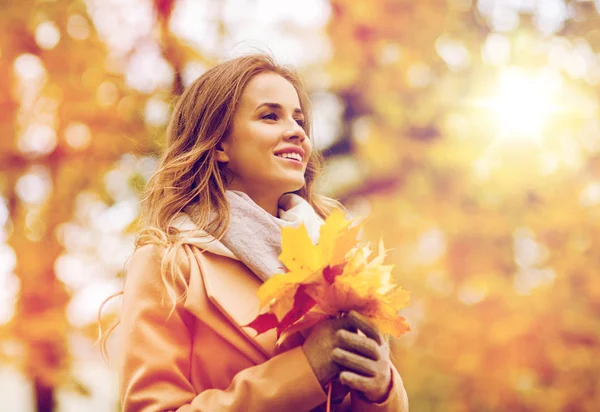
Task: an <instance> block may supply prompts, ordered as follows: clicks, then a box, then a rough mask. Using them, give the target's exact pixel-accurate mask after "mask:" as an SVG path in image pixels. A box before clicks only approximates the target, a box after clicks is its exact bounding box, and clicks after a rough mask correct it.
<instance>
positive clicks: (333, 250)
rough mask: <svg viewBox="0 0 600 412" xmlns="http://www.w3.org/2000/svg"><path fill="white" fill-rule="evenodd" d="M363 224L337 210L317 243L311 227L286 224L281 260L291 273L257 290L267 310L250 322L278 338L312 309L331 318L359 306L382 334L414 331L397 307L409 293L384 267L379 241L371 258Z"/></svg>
mask: <svg viewBox="0 0 600 412" xmlns="http://www.w3.org/2000/svg"><path fill="white" fill-rule="evenodd" d="M361 227H362V222H361V223H356V222H355V221H351V220H347V219H346V218H345V217H344V214H343V212H342V211H340V210H336V211H334V212H333V213H332V214H331V215H330V216H329V217H328V218H327V219H326V221H325V223H324V224H323V225H322V226H321V229H320V236H319V242H318V244H316V245H315V244H314V243H313V242H312V240H311V239H310V237H309V235H308V232H307V231H306V228H305V227H304V226H303V225H301V226H299V227H297V228H291V227H286V228H282V234H281V235H282V252H281V255H280V256H279V260H280V261H281V263H283V264H284V265H285V268H286V269H287V272H286V273H280V274H276V275H274V276H273V277H271V278H270V279H268V280H267V281H266V282H265V283H264V284H263V285H262V286H261V287H260V288H259V290H258V297H259V299H260V305H261V308H263V309H264V308H265V307H266V308H268V309H267V310H266V311H265V312H264V313H262V314H261V315H259V316H258V317H257V318H256V319H255V320H254V321H252V322H251V323H250V324H249V325H248V326H249V327H251V328H253V329H255V330H256V331H257V332H258V334H261V333H264V332H266V331H268V330H270V329H273V328H277V336H278V337H279V336H280V335H281V333H282V332H283V331H284V330H286V329H287V328H289V327H290V326H292V325H294V324H295V323H296V322H297V321H298V320H300V319H302V317H303V316H304V315H305V314H307V313H308V312H309V311H315V312H317V313H319V312H320V313H321V314H323V315H326V316H327V315H328V316H331V317H335V316H338V315H340V314H343V313H345V312H348V311H350V310H355V311H357V312H359V313H361V314H362V315H364V316H366V317H367V318H369V319H370V320H371V321H372V322H373V323H375V324H376V325H377V326H378V327H379V328H380V330H381V331H382V332H383V333H388V334H390V335H392V336H396V337H398V336H400V335H402V334H403V333H405V332H408V331H410V327H409V325H408V324H407V323H406V320H405V319H404V318H403V317H402V316H400V315H398V311H399V310H400V309H402V308H403V307H405V306H406V305H407V304H408V302H409V293H408V292H407V291H406V290H404V289H402V287H400V286H396V285H394V284H393V283H392V281H391V279H392V275H391V271H392V268H393V266H391V265H384V264H383V260H384V258H385V249H384V247H383V243H381V242H380V244H379V251H378V254H377V256H375V257H373V258H371V259H369V258H370V256H371V254H372V250H371V249H370V247H369V245H368V244H367V245H364V246H360V245H358V242H357V235H358V232H359V231H360V229H361Z"/></svg>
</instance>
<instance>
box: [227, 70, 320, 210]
mask: <svg viewBox="0 0 600 412" xmlns="http://www.w3.org/2000/svg"><path fill="white" fill-rule="evenodd" d="M303 124H304V116H303V114H302V110H301V109H300V100H299V99H298V93H296V89H295V88H294V86H292V84H291V83H290V82H288V81H287V80H285V79H284V78H283V77H281V76H280V75H278V74H275V73H272V72H267V73H260V74H258V75H256V76H254V77H253V78H252V79H251V80H250V81H249V82H248V84H247V85H246V88H245V89H244V91H243V93H242V97H241V100H240V102H239V105H238V109H237V111H236V112H235V113H234V117H233V127H232V129H231V132H230V134H229V135H228V136H227V137H226V138H225V139H224V140H223V142H222V143H221V145H220V148H219V150H217V160H218V161H220V162H224V163H227V169H228V170H229V171H230V172H231V174H232V175H233V180H232V181H231V183H230V185H229V187H228V188H229V189H232V190H241V191H243V192H245V193H247V194H248V195H249V196H250V197H251V198H253V199H256V198H276V199H277V198H279V196H281V195H282V194H284V193H287V192H293V191H296V190H299V189H301V188H302V187H303V186H304V183H305V182H304V172H305V170H306V165H307V163H308V158H309V156H310V153H311V142H310V140H309V139H308V137H307V136H306V133H305V131H304V129H303V127H302V125H303Z"/></svg>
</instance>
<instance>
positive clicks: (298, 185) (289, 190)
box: [283, 179, 305, 193]
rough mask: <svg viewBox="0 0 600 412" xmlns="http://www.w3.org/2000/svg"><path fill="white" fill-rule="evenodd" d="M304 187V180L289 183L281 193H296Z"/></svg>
mask: <svg viewBox="0 0 600 412" xmlns="http://www.w3.org/2000/svg"><path fill="white" fill-rule="evenodd" d="M304 185H305V182H304V179H303V180H302V181H298V182H295V183H290V184H288V185H285V187H284V191H283V193H293V192H297V191H298V190H300V189H302V188H303V187H304Z"/></svg>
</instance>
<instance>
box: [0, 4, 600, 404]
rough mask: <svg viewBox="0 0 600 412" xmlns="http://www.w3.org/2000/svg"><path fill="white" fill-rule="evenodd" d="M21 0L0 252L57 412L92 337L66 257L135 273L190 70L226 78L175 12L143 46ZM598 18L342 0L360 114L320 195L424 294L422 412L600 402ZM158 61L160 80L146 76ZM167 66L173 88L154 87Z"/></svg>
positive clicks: (574, 10)
mask: <svg viewBox="0 0 600 412" xmlns="http://www.w3.org/2000/svg"><path fill="white" fill-rule="evenodd" d="M12 3H13V4H6V3H2V5H1V6H0V7H1V13H0V27H2V28H3V29H2V30H1V31H0V58H1V59H2V61H3V62H9V63H10V64H3V65H0V107H1V108H2V110H1V111H0V132H1V133H2V136H4V137H3V138H2V139H0V171H1V174H0V225H2V224H3V225H4V226H5V229H4V232H0V234H2V233H4V234H3V235H2V236H3V238H2V239H0V241H1V242H7V243H8V244H9V245H10V247H11V250H14V253H15V255H16V256H14V261H15V262H16V264H15V267H14V269H12V272H14V274H15V275H16V279H17V280H18V282H17V283H18V285H19V286H18V290H19V291H18V300H17V301H16V305H15V313H14V315H13V316H12V317H11V318H10V321H8V322H7V323H5V324H2V323H1V322H0V362H2V363H3V364H10V365H15V366H17V367H19V368H20V370H22V371H23V372H24V373H25V374H26V376H27V377H29V378H30V379H31V380H32V381H33V382H34V389H35V396H36V404H37V408H38V410H50V409H52V407H53V405H54V403H55V398H56V392H57V390H59V389H60V388H61V387H64V386H72V385H73V382H74V381H75V379H76V378H75V377H74V376H73V374H72V364H73V363H74V357H75V355H74V353H73V350H72V348H71V347H70V346H69V345H70V339H71V338H72V335H73V333H74V332H78V331H79V332H81V333H83V334H87V335H90V333H89V332H90V329H89V327H88V325H87V324H85V323H81V322H80V323H78V324H74V323H73V322H72V320H71V319H70V318H69V302H71V301H72V299H73V298H74V296H75V294H76V292H79V290H78V289H77V287H76V285H77V282H74V281H73V279H65V278H64V276H65V275H64V274H63V272H65V271H64V270H63V267H64V266H65V262H66V259H65V253H67V252H70V253H72V252H73V251H74V250H80V249H81V248H83V249H85V250H87V252H88V254H90V255H92V256H94V257H95V258H96V260H102V261H106V262H109V263H110V262H112V266H110V270H108V275H106V276H108V277H109V278H113V277H114V275H115V273H118V272H119V269H118V268H119V267H120V266H121V265H122V263H123V262H122V261H121V260H122V259H121V254H122V253H123V251H122V250H119V248H121V249H122V247H121V246H122V245H124V244H127V242H129V243H131V238H126V239H125V242H124V243H119V242H116V241H115V238H114V236H116V234H118V233H121V232H123V233H127V232H128V230H130V229H131V225H132V224H133V223H134V221H135V214H136V213H137V209H136V208H135V207H134V206H131V205H132V204H135V197H136V196H138V195H139V193H138V191H137V190H138V189H139V187H140V186H141V184H143V181H144V178H145V177H144V176H141V174H143V173H144V172H147V171H148V170H149V169H151V167H152V161H151V159H153V158H154V156H155V155H156V154H157V153H158V151H159V149H160V145H161V142H162V137H163V132H164V119H162V120H161V119H160V117H161V113H162V114H163V115H164V113H168V105H169V104H170V103H171V102H172V101H173V97H174V96H176V95H177V94H178V93H179V92H180V91H181V88H182V85H183V80H182V78H181V74H182V71H183V68H184V66H185V64H186V63H188V62H191V61H193V62H199V63H200V64H201V65H203V66H204V67H209V66H210V65H212V64H213V63H214V62H213V61H212V60H211V59H210V58H207V57H206V56H203V55H202V53H199V52H198V51H197V50H196V49H193V48H190V47H189V46H187V45H185V44H184V43H183V42H182V41H180V39H178V38H177V37H176V36H175V35H174V34H173V33H172V32H171V30H169V25H168V23H169V18H170V16H171V13H172V12H173V7H174V4H175V2H174V1H173V0H153V1H152V2H151V3H152V5H153V15H152V19H151V21H152V27H150V28H148V29H147V30H146V32H145V33H146V34H145V35H144V36H147V37H143V36H142V37H141V38H136V39H135V40H134V41H133V43H132V44H129V45H123V43H126V42H123V41H121V42H118V41H117V42H116V43H115V40H114V39H112V40H111V38H110V35H111V34H115V32H118V31H119V29H123V30H124V31H126V30H125V29H126V27H127V25H126V24H124V23H123V24H122V25H119V22H118V21H117V22H115V21H114V20H115V19H116V17H115V15H108V16H101V17H103V20H102V19H99V20H98V16H97V15H93V14H92V13H90V10H91V9H93V5H94V2H93V1H85V2H84V1H79V0H75V1H56V2H47V1H34V0H23V1H20V2H12ZM218 4H221V3H219V2H213V3H211V5H212V6H214V7H213V8H215V7H216V6H217V5H218ZM212 6H211V7H212ZM136 7H138V8H137V9H135V10H132V12H131V16H130V17H131V18H132V19H135V16H136V15H137V14H139V13H142V8H141V7H139V6H136ZM217 9H218V7H217ZM94 16H96V20H94ZM561 16H562V17H561ZM599 20H600V18H599V17H598V13H597V10H596V9H595V8H594V3H593V2H591V1H569V2H563V1H561V0H556V1H554V0H547V1H540V2H532V1H518V0H516V1H513V2H502V1H493V0H480V1H478V2H472V1H470V0H445V1H441V0H422V1H418V2H417V1H410V0H378V1H366V0H357V1H341V0H331V16H330V22H329V24H328V28H327V30H328V34H329V36H330V42H331V45H332V46H333V47H332V53H333V55H332V58H331V61H330V62H329V63H328V65H327V67H326V68H325V71H326V74H327V76H326V77H327V78H328V83H327V84H326V86H327V87H329V88H330V90H329V92H330V93H333V94H334V95H335V96H337V98H338V100H339V102H341V103H342V106H343V111H342V119H341V129H340V133H339V136H337V139H336V140H335V141H334V142H333V144H332V145H331V146H329V147H327V148H326V150H325V155H326V157H327V158H328V160H329V165H330V166H329V168H328V172H327V174H326V175H325V179H324V189H326V190H328V191H329V192H330V193H331V194H333V195H335V196H337V197H339V198H340V199H342V200H343V201H344V202H345V203H347V204H348V205H349V206H350V208H351V209H352V210H354V211H355V212H356V213H370V215H371V218H370V221H369V225H368V228H367V237H368V238H370V239H373V240H377V239H378V238H379V237H380V236H382V235H383V238H384V241H385V244H386V246H388V247H391V248H393V251H392V252H391V253H390V260H393V261H394V263H395V264H396V265H397V274H398V277H399V280H400V282H401V283H402V284H403V286H404V287H405V288H407V289H409V290H411V291H412V292H413V303H412V307H411V308H410V309H409V310H408V311H407V312H406V316H407V318H408V319H409V321H410V323H411V325H412V326H413V329H414V331H413V333H411V334H410V335H407V336H406V337H403V338H402V339H401V340H400V341H399V342H398V343H396V344H395V345H394V348H393V349H394V354H395V361H396V363H397V365H398V366H399V367H400V370H401V372H402V375H403V377H404V379H405V384H406V386H407V389H408V392H409V397H410V400H411V409H412V410H416V411H419V412H421V411H504V410H515V411H519V410H523V411H524V410H536V411H580V410H584V411H592V410H594V406H595V405H597V404H600V398H599V396H600V380H599V376H600V364H599V363H600V360H598V357H597V356H594V354H597V353H598V350H599V347H598V346H599V339H600V336H599V333H600V321H599V320H598V319H599V318H600V316H599V315H600V278H599V277H598V275H597V274H596V270H595V268H596V267H598V263H599V262H598V259H599V258H598V257H597V255H594V254H593V251H594V250H595V249H597V248H598V246H600V245H599V243H600V239H599V235H598V233H600V231H599V230H598V229H600V228H599V227H598V226H599V225H600V223H598V222H600V219H598V217H600V216H599V215H600V207H599V205H600V180H599V178H598V174H599V173H600V162H599V160H600V158H599V153H600V138H599V136H600V123H599V122H598V90H599V87H598V85H599V84H600V64H599V61H598V53H599V52H600V50H599V49H600V30H599V29H598V27H600V24H599V23H600V21H599ZM107 22H111V24H112V25H109V24H108V23H107ZM217 25H219V27H220V30H221V29H222V27H221V25H222V22H220V21H219V22H217ZM287 26H290V25H289V24H288V25H287ZM107 36H108V37H109V39H108V40H107ZM305 36H308V34H305ZM111 41H112V45H113V46H114V45H115V44H116V45H119V46H120V47H121V49H119V50H120V52H119V53H116V54H115V53H114V51H111V50H110V47H108V46H107V43H111ZM152 45H157V48H156V50H157V51H156V53H157V54H158V55H159V57H160V58H159V59H157V60H156V62H158V63H156V64H155V63H151V64H152V65H151V66H148V64H146V65H144V64H138V66H137V68H136V70H137V71H136V70H133V71H129V70H128V67H127V65H128V64H133V63H136V62H137V61H138V59H139V56H138V54H137V49H141V48H144V47H147V48H150V50H154V49H152V48H151V47H153V46H152ZM164 62H166V63H165V64H166V68H165V67H163V66H161V64H162V63H164ZM149 67H151V68H152V69H151V70H150V69H149ZM312 69H314V73H317V75H316V77H318V78H320V76H321V73H322V72H323V68H321V67H313V68H312ZM160 70H165V71H166V72H168V73H170V74H171V75H170V76H166V77H167V78H168V82H166V83H161V84H159V85H156V84H154V85H152V87H146V86H143V84H141V83H139V79H137V77H140V76H141V75H142V74H143V73H142V72H144V73H145V74H147V72H153V71H160ZM132 73H133V74H132ZM305 74H306V75H310V74H311V73H310V72H307V73H305ZM308 80H309V81H308V83H309V86H310V85H311V79H310V78H309V79H308ZM132 83H134V84H138V87H131V84H132ZM313 83H315V84H317V86H314V85H313V86H311V87H312V89H313V90H314V91H318V90H317V89H318V87H322V86H323V84H324V83H323V81H322V79H321V80H314V81H313ZM165 107H167V109H165ZM157 113H158V114H157ZM157 116H158V118H159V119H158V120H157ZM336 120H337V119H333V118H332V119H331V121H332V123H333V122H335V121H336ZM317 138H318V136H317ZM149 159H150V160H149ZM144 162H145V163H144ZM132 199H133V200H132ZM3 203H6V207H5V209H6V210H8V212H9V216H8V218H7V219H5V220H6V222H4V221H3V220H2V210H3V206H4V205H3ZM115 210H118V211H120V212H119V214H118V213H113V212H114V211H115ZM123 211H125V212H123ZM123 214H124V215H126V218H122V215H123ZM88 227H92V228H93V229H94V230H95V231H91V232H89V231H86V230H84V229H85V228H88ZM82 233H83V235H82ZM107 236H108V237H107ZM110 236H113V237H110ZM107 239H108V240H107ZM106 244H111V245H113V246H111V247H106ZM115 245H116V246H115ZM127 251H128V249H127V248H125V252H127ZM7 256H8V254H6V253H3V250H2V249H0V257H3V258H6V257H7ZM0 263H2V262H0ZM92 263H93V261H89V264H82V265H80V266H79V269H80V270H81V272H83V275H82V274H79V275H80V277H81V278H90V277H91V276H88V275H89V273H88V272H91V271H92V270H94V269H93V265H92ZM109 263H106V264H107V265H108V264H109ZM71 269H72V267H71ZM113 269H114V270H113ZM119 275H120V274H119ZM80 282H81V281H80ZM106 282H108V280H106ZM73 285H75V286H73ZM107 321H110V319H107ZM75 383H76V382H75ZM76 386H77V384H76ZM80 389H81V390H84V391H85V388H80ZM115 402H116V400H115Z"/></svg>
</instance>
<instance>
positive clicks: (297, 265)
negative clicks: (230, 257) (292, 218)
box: [258, 210, 361, 320]
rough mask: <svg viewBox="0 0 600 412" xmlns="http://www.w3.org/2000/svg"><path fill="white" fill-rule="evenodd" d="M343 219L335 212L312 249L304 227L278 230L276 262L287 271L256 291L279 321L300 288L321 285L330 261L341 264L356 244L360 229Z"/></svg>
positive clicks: (330, 216)
mask: <svg viewBox="0 0 600 412" xmlns="http://www.w3.org/2000/svg"><path fill="white" fill-rule="evenodd" d="M352 223H353V222H352V221H349V220H347V219H346V218H345V216H344V213H343V212H342V211H341V210H334V211H333V212H332V213H331V214H330V215H329V216H328V217H327V219H326V220H325V223H324V224H323V225H322V226H321V228H320V237H319V243H318V244H317V245H315V244H314V243H313V242H312V240H311V239H310V237H309V236H308V232H307V231H306V228H305V227H304V225H300V226H298V227H296V228H293V227H284V228H282V229H281V254H280V255H279V260H280V261H281V263H283V264H284V265H285V267H286V268H287V269H288V272H287V273H278V274H276V275H274V276H272V277H271V278H270V279H268V280H267V281H266V282H265V283H264V284H263V285H262V286H261V287H260V288H259V290H258V298H259V300H260V305H261V306H265V305H266V304H268V303H271V302H272V301H274V302H273V303H272V304H271V310H272V312H273V313H274V314H275V316H277V319H279V320H281V318H282V317H283V316H285V314H286V313H288V312H289V311H290V310H291V309H292V307H293V305H294V296H295V294H296V291H297V289H298V287H299V286H300V285H302V284H312V283H318V282H322V281H323V275H322V272H323V269H324V268H326V267H327V266H329V265H330V264H331V262H332V261H335V262H338V261H339V262H342V261H343V258H344V256H345V255H346V254H347V253H348V252H349V251H350V249H352V247H353V246H354V245H355V244H356V236H357V234H358V231H359V230H360V228H361V225H360V224H358V225H354V226H351V224H352Z"/></svg>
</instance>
